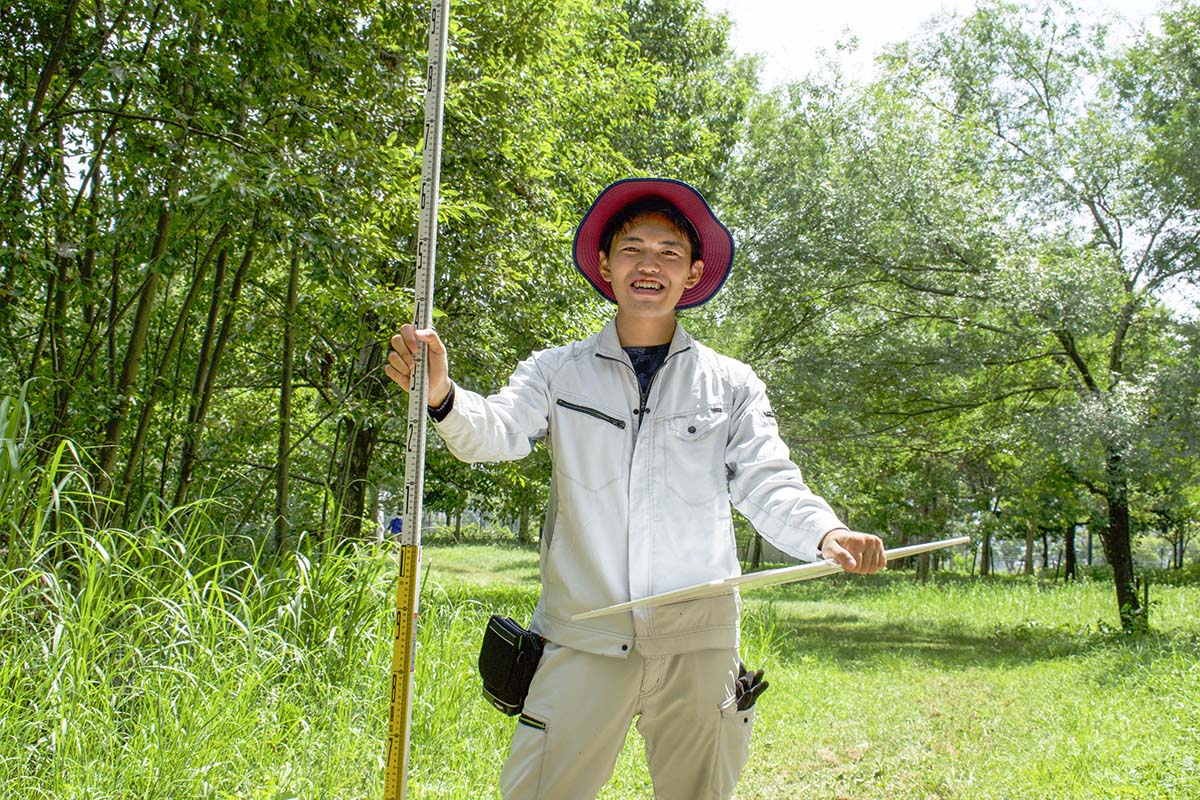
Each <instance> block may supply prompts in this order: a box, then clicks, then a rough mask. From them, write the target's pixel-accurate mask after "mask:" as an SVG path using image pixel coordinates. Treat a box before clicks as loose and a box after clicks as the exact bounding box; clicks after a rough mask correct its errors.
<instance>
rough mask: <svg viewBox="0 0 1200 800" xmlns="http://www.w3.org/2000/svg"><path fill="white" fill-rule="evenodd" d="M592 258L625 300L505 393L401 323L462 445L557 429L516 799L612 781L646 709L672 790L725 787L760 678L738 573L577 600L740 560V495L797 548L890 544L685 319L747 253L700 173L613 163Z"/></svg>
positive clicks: (613, 295)
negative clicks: (538, 640)
mask: <svg viewBox="0 0 1200 800" xmlns="http://www.w3.org/2000/svg"><path fill="white" fill-rule="evenodd" d="M574 258H575V265H576V267H577V268H578V269H579V271H580V272H581V273H582V274H583V276H584V277H585V278H586V279H587V280H588V282H589V283H591V285H592V286H593V287H594V288H595V289H596V290H597V291H598V292H600V294H601V295H602V296H604V297H605V298H606V299H608V300H609V301H611V302H614V303H616V305H617V313H616V316H615V318H614V319H613V320H612V322H610V323H609V324H608V325H606V326H605V327H604V329H603V330H601V331H600V332H599V333H597V334H595V335H593V336H591V337H589V338H587V339H585V340H583V341H579V342H574V343H572V344H569V345H565V346H563V347H557V348H552V349H549V350H543V351H539V352H536V353H534V354H533V355H531V356H530V357H529V358H528V359H526V360H525V361H523V362H522V363H521V364H520V365H519V366H518V367H517V369H516V371H515V372H514V373H513V375H512V377H511V378H510V379H509V382H508V385H507V386H505V387H504V388H503V389H501V390H500V392H498V393H497V394H495V395H492V396H490V397H483V396H481V395H479V394H477V393H475V392H471V391H468V390H466V389H463V388H459V387H456V386H455V385H454V384H453V383H452V382H451V381H450V378H449V367H448V361H447V357H446V348H445V347H444V345H443V344H442V342H441V340H440V339H439V338H438V336H437V334H436V333H435V332H433V331H432V330H415V329H414V328H413V326H412V325H405V326H403V327H402V328H401V331H400V333H398V334H397V335H396V336H394V337H393V338H392V347H393V352H392V353H391V354H390V355H389V363H388V366H387V368H386V370H387V373H388V375H389V376H390V377H391V378H392V379H393V380H394V381H396V383H398V384H400V385H401V386H402V387H404V388H405V389H407V388H409V381H410V379H411V375H412V368H413V358H414V354H415V353H416V352H417V349H418V343H419V342H424V343H426V344H427V345H428V357H429V369H428V374H429V402H430V414H431V415H432V417H433V419H434V424H435V427H436V429H437V431H438V433H439V435H440V436H441V437H442V439H443V440H444V441H445V442H446V445H447V447H448V448H449V449H450V451H451V452H452V453H454V455H455V456H457V457H458V458H460V459H462V460H464V461H472V462H474V461H499V460H509V459H517V458H522V457H524V456H525V455H527V454H528V453H529V452H530V451H531V450H532V448H533V446H534V444H535V443H536V442H538V441H543V442H546V443H547V446H548V447H549V450H550V456H551V461H552V463H553V474H552V477H551V484H550V499H549V503H548V507H547V510H546V521H545V524H544V525H543V527H542V538H541V582H542V594H541V598H540V599H539V601H538V605H537V608H536V610H535V611H534V615H533V621H532V622H531V624H530V627H531V628H532V629H533V630H534V631H535V632H537V633H539V634H541V635H542V636H543V637H545V640H546V645H545V650H544V653H543V655H542V658H541V661H540V662H539V664H538V669H537V671H536V673H535V674H534V676H533V682H532V684H531V686H530V688H529V694H528V696H527V697H526V699H525V706H524V710H523V713H522V714H521V716H520V718H519V720H518V723H517V726H516V730H515V732H514V734H513V741H512V748H511V751H510V753H509V757H508V760H507V761H506V762H505V765H504V768H503V770H502V772H501V775H500V789H501V792H502V794H503V795H504V797H505V798H508V800H515V799H518V798H519V799H520V800H526V799H530V800H532V799H533V798H539V799H541V800H581V799H583V800H586V798H594V797H596V795H597V793H598V792H599V790H600V788H601V787H602V786H603V785H604V783H605V782H606V781H607V780H608V778H609V777H610V776H611V774H612V770H613V767H614V765H615V764H616V760H617V756H618V755H619V753H620V751H621V747H622V746H623V745H624V743H625V737H626V733H627V732H628V730H629V726H630V724H631V723H632V722H633V720H635V719H636V720H637V728H638V731H639V732H640V733H641V734H642V736H643V738H644V739H645V743H646V759H647V761H648V762H649V767H650V774H651V778H652V780H653V782H654V795H655V797H656V798H658V800H697V798H728V797H731V796H732V794H733V791H734V787H735V785H736V783H737V779H738V776H739V775H740V774H741V771H742V768H743V766H744V765H745V762H746V758H747V755H748V752H749V744H750V732H751V729H752V728H753V720H754V708H753V702H754V699H755V697H756V696H757V692H755V691H753V688H752V686H751V685H750V684H753V680H747V679H746V676H745V675H744V670H743V669H742V666H741V661H740V658H739V656H738V640H739V633H740V626H739V618H740V612H741V601H740V598H739V597H738V596H737V594H736V593H733V594H729V595H725V596H721V597H713V598H705V599H702V600H695V601H686V602H681V603H676V604H673V605H667V606H661V607H656V608H646V609H638V610H636V611H633V612H630V613H627V614H622V615H613V616H609V617H601V618H597V619H591V620H586V621H572V620H571V617H572V616H573V615H575V614H579V613H581V612H584V611H590V610H592V609H596V608H601V607H605V606H609V605H613V604H616V603H622V602H626V601H628V600H633V599H638V598H642V597H648V596H650V595H652V594H657V593H660V592H666V591H671V590H673V589H679V588H683V587H686V586H692V585H695V584H700V583H706V582H708V581H712V580H715V579H720V578H725V577H728V576H730V575H736V574H738V572H739V563H738V557H737V552H736V549H735V545H734V537H733V524H732V514H731V511H730V508H731V505H732V506H733V507H736V508H737V509H738V510H740V511H741V512H742V513H743V514H745V515H746V516H747V517H748V518H749V519H750V520H751V522H752V523H753V524H754V525H755V527H756V528H757V529H758V530H759V531H760V532H761V533H762V534H763V535H764V536H765V537H766V538H767V539H769V540H770V541H772V542H773V543H775V544H776V545H777V546H778V547H780V548H781V549H783V550H785V551H787V552H789V553H792V554H794V555H796V556H797V557H799V558H801V559H804V560H808V561H812V560H815V559H816V558H817V557H818V552H820V554H821V555H823V556H824V557H826V558H833V559H836V560H837V561H838V562H839V563H840V564H841V565H842V566H843V568H845V569H846V571H848V572H854V573H867V572H874V571H876V570H878V569H881V568H882V567H883V566H884V563H885V561H884V556H883V543H882V542H881V541H880V540H879V539H878V538H877V537H874V536H866V535H864V534H859V533H852V532H850V531H849V530H848V529H847V528H846V526H845V525H843V524H842V522H841V521H840V520H839V519H838V518H837V516H836V515H835V514H834V513H833V511H832V509H831V508H830V507H829V505H828V504H827V503H826V502H825V501H824V500H822V499H821V498H820V497H818V496H816V495H815V494H813V493H812V492H811V491H810V490H809V488H808V486H807V485H805V483H804V480H803V478H802V477H801V474H800V470H799V469H798V468H797V467H796V465H795V464H793V463H792V462H791V460H790V458H789V454H788V449H787V447H786V446H785V445H784V443H783V441H782V440H781V439H780V438H779V432H778V428H777V426H776V423H775V415H774V412H772V410H771V406H770V404H769V402H768V401H767V396H766V391H765V387H764V386H763V384H762V381H760V380H759V379H758V377H757V376H755V374H754V372H753V371H752V370H751V369H750V368H749V367H748V366H746V365H745V364H742V363H740V362H738V361H735V360H734V359H731V358H728V357H725V356H722V355H720V354H718V353H716V352H715V351H713V350H711V349H709V348H708V347H705V346H704V345H702V344H700V343H699V342H697V341H696V340H694V339H693V338H692V337H691V336H689V335H688V334H687V333H686V332H685V331H684V330H683V328H682V326H680V325H679V324H678V323H677V322H676V319H675V312H676V311H677V310H678V309H683V308H690V307H692V306H697V305H700V304H701V303H704V302H706V301H707V300H709V299H710V298H711V297H712V296H713V295H714V294H716V292H717V291H718V290H719V289H720V288H721V286H722V284H723V283H724V282H725V278H726V277H727V276H728V274H729V270H730V268H731V266H732V263H733V237H732V236H731V235H730V233H729V231H728V230H727V229H726V228H725V226H724V225H722V224H721V222H720V221H719V220H718V219H717V217H716V216H715V215H714V214H713V212H712V210H711V209H710V208H709V206H708V204H707V203H706V202H705V200H704V198H703V197H702V196H701V195H700V193H699V192H698V191H696V189H694V188H692V187H691V186H689V185H687V184H685V183H682V182H680V181H674V180H664V179H643V178H634V179H629V180H624V181H619V182H617V183H615V184H613V185H612V186H610V187H608V188H607V189H605V190H604V191H603V192H602V193H601V194H600V196H599V197H598V198H597V199H596V202H595V203H593V205H592V207H591V209H590V210H589V211H588V213H587V214H586V215H585V216H584V218H583V221H582V223H581V224H580V226H579V230H578V232H577V233H576V237H575V247H574ZM760 677H761V676H760Z"/></svg>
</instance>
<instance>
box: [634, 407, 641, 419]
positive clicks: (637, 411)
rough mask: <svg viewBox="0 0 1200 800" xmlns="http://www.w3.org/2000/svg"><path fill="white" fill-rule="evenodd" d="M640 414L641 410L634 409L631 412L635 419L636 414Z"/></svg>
mask: <svg viewBox="0 0 1200 800" xmlns="http://www.w3.org/2000/svg"><path fill="white" fill-rule="evenodd" d="M641 413H642V410H641V409H640V408H635V409H634V410H633V415H634V416H635V417H636V416H637V415H638V414H641Z"/></svg>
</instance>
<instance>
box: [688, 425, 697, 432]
mask: <svg viewBox="0 0 1200 800" xmlns="http://www.w3.org/2000/svg"><path fill="white" fill-rule="evenodd" d="M695 432H696V426H695V425H688V433H695Z"/></svg>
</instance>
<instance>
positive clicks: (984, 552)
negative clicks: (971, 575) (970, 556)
mask: <svg viewBox="0 0 1200 800" xmlns="http://www.w3.org/2000/svg"><path fill="white" fill-rule="evenodd" d="M991 574H992V532H991V531H990V530H988V531H984V532H983V546H982V547H980V548H979V576H980V577H983V576H985V575H991Z"/></svg>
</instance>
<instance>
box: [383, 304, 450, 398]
mask: <svg viewBox="0 0 1200 800" xmlns="http://www.w3.org/2000/svg"><path fill="white" fill-rule="evenodd" d="M422 342H424V344H425V347H426V358H427V359H428V362H427V367H428V372H429V400H428V404H429V407H430V408H437V407H438V406H440V405H441V404H442V402H443V401H444V400H445V399H446V395H448V394H450V366H449V363H448V361H447V359H446V346H445V345H444V344H442V340H441V339H440V338H439V337H438V335H437V332H436V331H434V330H433V328H424V329H421V330H418V329H417V327H416V326H415V325H413V324H411V323H409V324H406V325H401V326H400V332H399V333H397V334H396V335H395V336H393V337H392V349H391V352H389V353H388V363H387V364H386V365H385V366H384V368H383V371H384V372H386V373H387V376H388V377H389V378H391V379H392V380H394V381H395V382H396V383H398V384H400V386H401V387H402V388H403V389H404V390H405V391H406V392H407V391H412V373H413V366H414V364H416V354H417V352H418V350H419V349H420V344H421V343H422Z"/></svg>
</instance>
